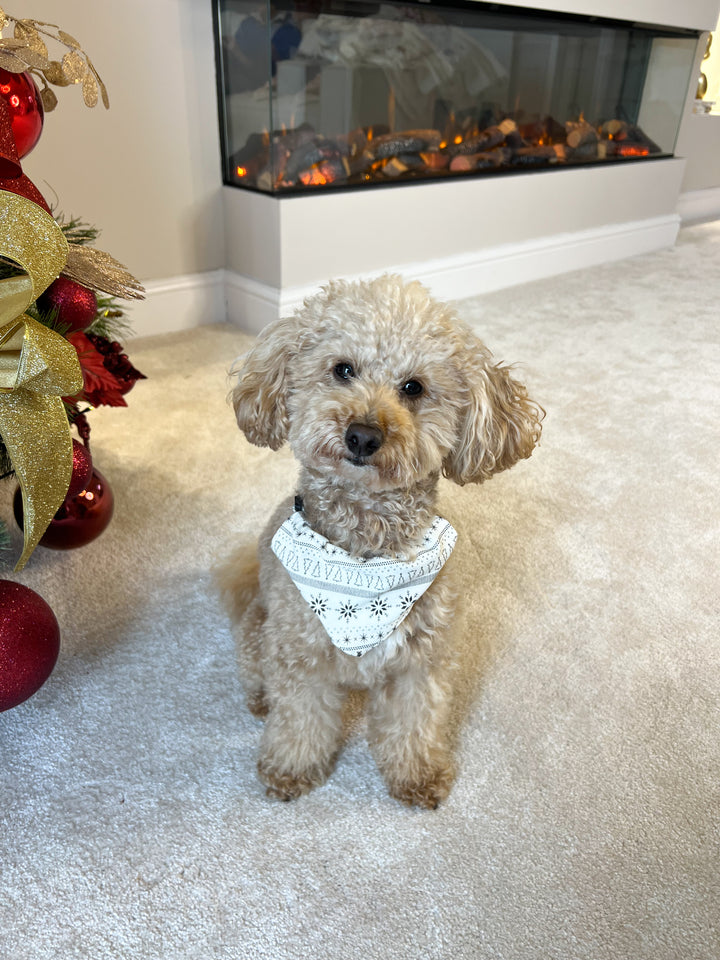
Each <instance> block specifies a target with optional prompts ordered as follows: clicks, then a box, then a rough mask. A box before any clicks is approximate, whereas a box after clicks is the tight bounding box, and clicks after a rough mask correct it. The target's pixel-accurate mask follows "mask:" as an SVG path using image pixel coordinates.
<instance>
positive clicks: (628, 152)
mask: <svg viewBox="0 0 720 960" xmlns="http://www.w3.org/2000/svg"><path fill="white" fill-rule="evenodd" d="M618 153H619V154H620V156H621V157H647V156H649V154H650V151H649V150H648V148H647V147H641V146H639V145H638V144H632V143H622V144H620V145H619V146H618Z"/></svg>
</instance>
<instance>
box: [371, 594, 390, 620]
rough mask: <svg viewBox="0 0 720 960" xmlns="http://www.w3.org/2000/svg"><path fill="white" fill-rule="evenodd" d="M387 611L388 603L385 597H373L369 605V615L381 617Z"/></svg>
mask: <svg viewBox="0 0 720 960" xmlns="http://www.w3.org/2000/svg"><path fill="white" fill-rule="evenodd" d="M387 611H388V602H387V600H386V599H385V597H375V599H374V600H373V601H372V602H371V603H370V613H371V614H372V615H373V616H374V617H382V616H384V615H385V614H386V613H387Z"/></svg>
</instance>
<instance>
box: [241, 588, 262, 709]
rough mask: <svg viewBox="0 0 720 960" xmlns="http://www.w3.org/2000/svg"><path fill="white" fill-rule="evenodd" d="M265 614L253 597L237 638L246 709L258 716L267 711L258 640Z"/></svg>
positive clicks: (256, 599) (257, 600) (258, 601)
mask: <svg viewBox="0 0 720 960" xmlns="http://www.w3.org/2000/svg"><path fill="white" fill-rule="evenodd" d="M266 616H267V613H266V611H265V607H263V605H262V604H261V603H260V600H259V599H258V598H257V597H255V598H254V599H253V600H252V601H251V602H250V604H249V606H248V608H247V610H246V611H245V613H244V614H243V618H242V620H241V621H240V625H239V629H238V638H237V639H238V644H237V649H238V662H239V664H240V672H241V675H242V682H243V686H244V688H245V698H246V701H247V705H248V710H249V711H250V713H252V715H253V716H254V717H260V718H262V717H266V716H267V712H268V702H267V697H266V693H265V681H264V679H263V669H262V658H261V642H260V637H261V634H262V628H263V624H264V623H265V618H266Z"/></svg>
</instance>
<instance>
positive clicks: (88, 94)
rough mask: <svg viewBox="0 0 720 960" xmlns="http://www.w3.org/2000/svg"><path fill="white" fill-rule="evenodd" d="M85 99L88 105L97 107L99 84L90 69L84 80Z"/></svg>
mask: <svg viewBox="0 0 720 960" xmlns="http://www.w3.org/2000/svg"><path fill="white" fill-rule="evenodd" d="M82 92H83V100H84V101H85V106H86V107H95V106H97V102H98V85H97V82H96V80H95V77H94V76H93V75H92V73H90V71H88V72H87V73H86V74H85V77H84V78H83V82H82Z"/></svg>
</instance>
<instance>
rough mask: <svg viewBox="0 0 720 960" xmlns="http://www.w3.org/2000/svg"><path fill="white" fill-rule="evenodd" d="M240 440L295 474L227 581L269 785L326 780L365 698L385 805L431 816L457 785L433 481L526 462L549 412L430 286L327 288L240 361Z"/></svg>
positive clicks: (447, 570)
mask: <svg viewBox="0 0 720 960" xmlns="http://www.w3.org/2000/svg"><path fill="white" fill-rule="evenodd" d="M237 377H238V379H237V384H236V386H235V389H234V391H233V403H234V407H235V412H236V415H237V421H238V424H239V426H240V428H241V430H242V431H243V432H244V433H245V436H246V437H247V438H248V440H250V441H251V442H252V443H254V444H257V445H258V446H267V447H270V448H271V449H273V450H276V449H277V448H278V447H280V446H281V445H282V444H283V443H284V442H285V441H286V440H287V441H288V442H289V444H290V447H291V448H292V451H293V453H294V455H295V457H296V458H297V460H298V461H299V464H300V468H301V469H300V476H299V482H298V488H297V496H296V498H295V504H294V509H293V502H292V500H288V501H286V502H284V503H282V504H281V505H280V507H279V508H278V510H277V511H276V513H275V514H274V515H273V517H272V519H271V521H270V523H269V525H268V527H267V529H266V531H265V533H264V534H263V535H262V537H261V539H260V544H259V550H258V553H257V556H256V555H255V552H254V551H253V553H252V556H251V555H250V554H248V553H247V552H242V551H241V552H239V553H238V554H236V555H235V556H234V557H233V558H232V559H231V561H230V562H229V563H228V564H227V566H226V567H225V569H224V570H223V571H222V573H221V586H222V587H223V590H224V593H225V596H226V599H227V600H228V605H229V607H230V609H231V612H232V614H233V618H234V619H235V621H236V622H237V623H238V626H239V630H238V637H239V641H240V648H241V653H240V657H241V666H242V669H243V674H244V680H245V684H246V692H247V698H248V704H249V707H250V710H251V711H252V712H253V713H254V714H255V715H256V716H263V717H266V723H265V728H264V732H263V737H262V746H261V753H260V759H259V762H258V770H259V774H260V777H261V779H262V781H263V782H264V783H265V785H266V786H267V792H268V794H269V795H270V796H274V797H278V798H280V799H283V800H289V799H292V798H294V797H297V796H300V795H301V794H303V793H306V792H307V791H308V790H310V789H311V788H312V787H315V786H317V785H318V784H321V783H323V781H324V780H325V779H326V778H327V776H328V775H329V773H330V771H331V769H332V766H333V762H334V759H335V756H336V754H337V752H338V749H339V747H340V741H341V735H342V723H341V712H342V705H343V701H344V694H345V692H346V691H347V690H348V689H351V688H362V689H366V690H367V691H368V724H369V737H370V743H371V746H372V749H373V752H374V755H375V757H376V760H377V763H378V765H379V767H380V769H381V771H382V773H383V775H384V777H385V780H386V782H387V784H388V787H389V789H390V793H391V794H392V795H393V796H394V797H397V798H398V799H399V800H402V801H404V802H406V803H410V804H418V805H420V806H424V807H436V806H437V805H438V803H439V802H440V801H441V800H442V799H443V798H444V797H446V796H447V793H448V791H449V789H450V784H451V781H452V771H453V766H452V760H451V757H450V755H449V749H448V742H447V740H448V738H447V730H446V721H447V715H448V707H449V701H450V666H451V660H452V654H451V644H450V642H449V638H448V631H449V628H450V625H451V622H452V619H453V608H454V592H453V587H452V576H451V567H452V562H450V563H448V564H447V565H445V561H446V560H447V559H448V556H449V554H450V552H451V551H452V547H453V544H454V541H455V531H454V530H453V529H452V527H451V526H450V525H449V524H448V523H447V522H446V521H444V520H442V519H441V518H439V517H436V516H435V500H436V491H437V486H438V479H439V478H440V475H441V474H442V475H444V476H445V477H448V478H449V479H450V480H454V481H455V482H456V483H459V484H464V483H469V482H473V483H480V482H481V481H483V480H486V479H487V478H489V477H491V476H492V475H493V474H494V473H497V472H498V471H500V470H505V469H507V468H508V467H511V466H512V465H513V464H514V463H515V462H516V461H517V460H519V459H521V458H524V457H529V456H530V454H531V452H532V450H533V447H534V446H535V444H536V443H537V441H538V439H539V435H540V420H541V418H542V410H541V408H540V407H538V406H537V405H536V404H534V403H533V402H532V401H530V400H529V399H528V396H527V393H526V391H525V388H524V387H523V386H521V385H520V384H519V383H517V382H516V381H515V380H513V379H512V377H511V376H510V373H509V371H508V368H507V367H503V366H500V365H499V364H494V363H493V362H492V360H491V355H490V353H489V351H488V350H487V349H486V347H485V346H483V344H482V343H481V342H480V341H479V340H478V339H477V338H476V337H475V336H474V334H473V333H472V332H471V331H470V329H469V328H468V327H466V326H464V325H463V324H462V323H461V322H459V321H458V319H457V318H456V316H455V315H454V313H453V311H452V310H451V309H450V308H449V307H448V306H446V305H443V304H440V303H438V302H436V301H435V300H433V299H432V298H431V297H430V295H429V293H428V292H427V290H426V289H425V288H424V287H423V286H421V284H419V283H409V284H406V283H404V282H403V281H402V280H401V279H400V278H399V277H393V276H384V277H381V278H379V279H376V280H372V281H369V282H354V283H350V282H343V281H337V282H332V283H330V284H329V285H328V286H327V287H325V288H323V290H322V291H321V292H320V293H319V294H318V295H317V296H314V297H312V298H310V299H308V300H307V301H306V302H305V305H304V307H303V308H302V309H300V310H298V311H297V312H296V313H295V314H294V316H292V317H289V318H287V319H282V320H278V321H276V322H275V323H272V324H271V325H270V326H269V327H267V328H266V329H265V330H264V331H263V332H262V333H261V335H260V337H259V338H258V340H257V342H256V344H255V346H254V347H253V348H252V349H251V350H250V352H249V353H248V354H247V355H246V356H245V357H244V358H241V361H240V362H239V369H238V371H237Z"/></svg>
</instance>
